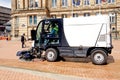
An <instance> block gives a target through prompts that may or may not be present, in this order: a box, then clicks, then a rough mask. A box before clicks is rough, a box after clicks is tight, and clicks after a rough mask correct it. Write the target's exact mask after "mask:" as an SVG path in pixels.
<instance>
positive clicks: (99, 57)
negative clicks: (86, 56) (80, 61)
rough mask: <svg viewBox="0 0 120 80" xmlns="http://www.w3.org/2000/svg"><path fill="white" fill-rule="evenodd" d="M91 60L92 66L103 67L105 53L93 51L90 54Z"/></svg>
mask: <svg viewBox="0 0 120 80" xmlns="http://www.w3.org/2000/svg"><path fill="white" fill-rule="evenodd" d="M91 60H92V63H93V64H96V65H103V64H106V63H107V53H106V51H105V50H103V49H94V50H93V51H92V52H91Z"/></svg>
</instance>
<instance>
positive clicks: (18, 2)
mask: <svg viewBox="0 0 120 80" xmlns="http://www.w3.org/2000/svg"><path fill="white" fill-rule="evenodd" d="M17 9H20V0H17Z"/></svg>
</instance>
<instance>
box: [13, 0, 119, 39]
mask: <svg viewBox="0 0 120 80" xmlns="http://www.w3.org/2000/svg"><path fill="white" fill-rule="evenodd" d="M99 14H107V15H109V16H110V22H111V25H112V28H111V30H113V31H115V32H116V31H117V33H116V34H117V35H118V32H119V31H120V0H12V35H13V36H16V37H17V36H18V37H19V36H21V35H22V34H23V33H25V34H26V36H27V37H28V38H29V37H30V32H31V29H32V28H36V26H37V24H38V23H39V21H40V20H41V19H44V18H69V17H79V16H85V17H86V16H91V15H96V16H97V15H99ZM117 35H116V36H117Z"/></svg>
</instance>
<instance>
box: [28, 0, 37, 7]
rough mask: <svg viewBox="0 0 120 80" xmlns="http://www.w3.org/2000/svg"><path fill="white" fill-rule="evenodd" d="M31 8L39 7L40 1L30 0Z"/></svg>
mask: <svg viewBox="0 0 120 80" xmlns="http://www.w3.org/2000/svg"><path fill="white" fill-rule="evenodd" d="M29 7H30V8H34V7H38V0H29Z"/></svg>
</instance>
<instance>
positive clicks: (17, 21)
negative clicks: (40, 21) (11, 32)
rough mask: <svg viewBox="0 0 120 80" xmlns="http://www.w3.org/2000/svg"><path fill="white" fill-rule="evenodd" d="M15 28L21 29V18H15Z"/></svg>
mask: <svg viewBox="0 0 120 80" xmlns="http://www.w3.org/2000/svg"><path fill="white" fill-rule="evenodd" d="M15 27H19V17H18V16H16V17H15Z"/></svg>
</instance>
